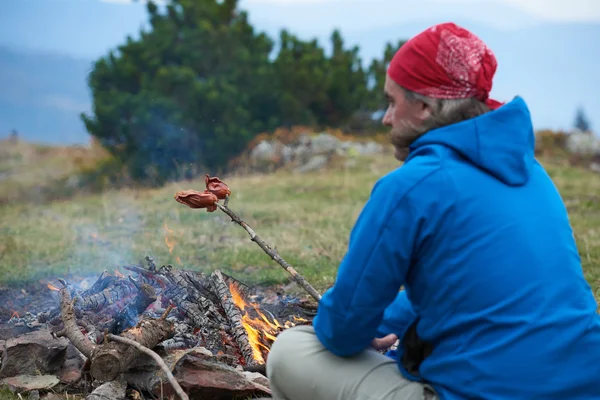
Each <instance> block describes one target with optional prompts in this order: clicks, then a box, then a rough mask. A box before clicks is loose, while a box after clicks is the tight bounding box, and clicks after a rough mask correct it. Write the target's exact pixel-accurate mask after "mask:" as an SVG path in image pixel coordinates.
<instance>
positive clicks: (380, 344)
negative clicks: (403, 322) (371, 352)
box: [371, 333, 398, 351]
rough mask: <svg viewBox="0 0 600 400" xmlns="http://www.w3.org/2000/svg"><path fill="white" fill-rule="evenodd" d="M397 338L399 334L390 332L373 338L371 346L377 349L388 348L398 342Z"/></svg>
mask: <svg viewBox="0 0 600 400" xmlns="http://www.w3.org/2000/svg"><path fill="white" fill-rule="evenodd" d="M396 340H398V336H397V335H396V334H394V333H390V334H389V335H387V336H385V337H382V338H375V339H373V341H372V342H371V347H372V348H374V349H375V350H377V351H381V350H386V349H388V348H390V347H391V346H392V345H393V344H394V343H396Z"/></svg>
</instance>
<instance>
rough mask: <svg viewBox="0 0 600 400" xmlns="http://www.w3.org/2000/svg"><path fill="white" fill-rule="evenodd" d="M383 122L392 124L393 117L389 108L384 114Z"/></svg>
mask: <svg viewBox="0 0 600 400" xmlns="http://www.w3.org/2000/svg"><path fill="white" fill-rule="evenodd" d="M381 122H382V123H383V125H384V126H392V117H391V113H390V110H389V109H388V110H387V111H386V112H385V114H383V120H382V121H381Z"/></svg>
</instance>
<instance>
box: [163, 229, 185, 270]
mask: <svg viewBox="0 0 600 400" xmlns="http://www.w3.org/2000/svg"><path fill="white" fill-rule="evenodd" d="M163 226H164V228H165V231H167V233H165V244H166V245H167V248H168V249H169V254H171V255H173V249H174V248H175V244H176V243H177V242H176V241H175V239H174V238H173V237H172V236H173V234H174V233H175V232H174V231H173V230H172V229H169V227H168V226H167V222H166V221H165V222H164V223H163ZM175 260H176V261H177V263H178V264H180V265H181V258H179V256H176V257H175Z"/></svg>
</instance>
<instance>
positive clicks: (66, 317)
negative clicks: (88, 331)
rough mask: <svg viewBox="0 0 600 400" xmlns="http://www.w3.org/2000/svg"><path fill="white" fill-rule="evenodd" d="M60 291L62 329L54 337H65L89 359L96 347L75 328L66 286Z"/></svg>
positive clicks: (72, 310) (69, 296) (71, 303)
mask: <svg viewBox="0 0 600 400" xmlns="http://www.w3.org/2000/svg"><path fill="white" fill-rule="evenodd" d="M64 286H65V287H63V288H62V289H60V292H59V296H60V313H61V317H62V320H63V324H64V328H63V329H62V330H61V331H60V332H58V333H57V334H56V336H58V337H61V336H65V337H67V338H68V339H69V340H70V341H71V343H73V346H75V348H76V349H77V350H79V351H80V352H81V354H83V355H84V356H85V357H86V358H88V359H90V358H91V357H92V355H93V354H94V351H95V350H96V346H95V345H94V344H93V343H92V342H91V341H90V340H89V339H88V338H87V337H86V336H85V335H84V334H83V333H81V330H80V329H79V326H77V321H76V319H75V309H74V308H73V300H71V294H70V293H69V289H67V287H66V285H64Z"/></svg>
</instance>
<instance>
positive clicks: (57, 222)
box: [0, 154, 600, 291]
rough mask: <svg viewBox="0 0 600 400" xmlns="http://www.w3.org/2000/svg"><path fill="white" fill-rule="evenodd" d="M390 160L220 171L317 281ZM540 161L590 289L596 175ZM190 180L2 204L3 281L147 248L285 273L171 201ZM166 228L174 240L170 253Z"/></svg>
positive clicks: (169, 259)
mask: <svg viewBox="0 0 600 400" xmlns="http://www.w3.org/2000/svg"><path fill="white" fill-rule="evenodd" d="M397 165H398V163H397V162H396V161H395V160H394V159H393V157H392V155H391V154H387V155H384V156H379V157H374V158H358V159H356V164H355V165H353V166H352V167H348V166H347V167H344V166H343V162H339V163H337V166H336V167H331V168H329V169H327V170H325V171H321V172H318V173H311V174H293V173H291V172H289V171H280V172H277V173H275V174H271V175H254V176H250V177H243V176H238V177H235V176H234V177H227V178H226V182H227V183H228V184H229V186H230V187H231V189H232V190H233V195H232V199H231V202H230V208H231V209H232V210H233V211H234V212H235V213H237V214H238V215H239V216H240V217H241V218H242V219H243V220H245V221H246V222H247V223H248V224H249V225H250V226H251V227H253V228H254V229H255V231H256V232H257V234H258V235H259V236H260V237H261V238H262V239H263V240H264V241H265V242H267V243H268V244H269V245H271V246H273V247H275V248H276V249H277V251H278V252H279V253H280V254H281V256H282V257H283V258H284V259H286V260H287V261H288V262H290V263H291V264H292V265H293V266H294V267H295V268H296V269H297V270H298V271H299V272H300V273H301V274H303V275H304V276H305V277H306V278H307V279H308V280H309V281H310V282H311V283H312V284H313V285H314V286H315V287H316V288H317V289H319V290H323V289H324V288H326V287H327V286H329V285H330V284H331V283H332V282H333V280H334V277H335V273H336V270H337V267H338V264H339V261H340V260H341V258H342V256H343V255H344V252H345V251H346V246H347V243H348V235H349V233H350V230H351V228H352V225H353V224H354V221H355V220H356V217H357V216H358V213H359V212H360V210H361V208H362V206H363V205H364V203H365V201H366V200H367V198H368V196H369V193H370V191H371V188H372V186H373V184H374V183H375V181H376V180H377V179H378V178H379V177H381V176H382V175H383V174H385V173H387V172H388V171H390V170H391V169H393V168H395V167H396V166H397ZM546 166H547V168H548V171H549V173H550V174H551V176H552V177H553V179H554V181H555V183H556V185H557V187H558V188H559V190H560V192H561V194H562V195H563V197H564V199H565V202H566V204H567V206H568V207H569V211H570V216H571V220H572V224H573V227H574V230H575V233H576V238H577V242H578V246H579V250H580V254H581V258H582V262H583V267H584V269H585V272H586V277H587V279H588V281H589V282H590V284H592V285H593V286H594V288H595V290H596V291H597V290H598V286H599V282H600V197H599V196H598V195H596V196H593V195H592V194H593V193H600V175H598V174H594V173H591V172H588V171H585V170H583V169H577V168H571V167H568V166H564V165H559V164H550V163H549V164H547V165H546ZM223 178H224V179H225V177H223ZM189 188H193V189H199V190H203V188H204V183H203V181H202V180H197V181H194V182H183V183H177V184H171V185H169V186H167V187H164V188H161V189H155V190H144V191H140V190H119V191H110V192H105V193H103V194H100V195H86V196H79V197H75V198H73V199H71V200H68V201H60V202H58V201H57V202H52V203H47V204H44V203H39V204H21V205H19V204H16V203H14V204H8V205H4V206H2V207H1V208H0V221H1V222H0V257H1V259H0V277H1V278H0V279H1V281H2V282H3V283H4V284H9V283H21V282H27V281H32V280H39V279H50V280H55V279H56V278H59V277H63V276H65V275H67V274H78V275H85V274H89V273H99V272H101V271H103V270H108V271H113V270H114V269H115V268H116V267H118V266H119V265H124V264H129V263H135V262H139V261H140V260H141V259H142V258H143V257H144V256H145V255H146V254H149V255H151V256H152V257H154V258H155V260H156V262H157V264H168V263H170V264H173V265H174V266H181V267H185V268H189V269H197V270H205V271H212V270H214V269H217V268H219V269H221V270H222V271H224V272H226V273H229V274H232V275H233V276H235V277H236V278H238V279H240V280H242V281H244V282H247V283H249V284H276V283H284V282H287V280H288V276H287V273H286V272H285V271H284V270H283V269H282V268H280V267H279V266H277V265H276V264H275V263H274V262H273V261H271V260H270V258H269V257H268V256H267V255H266V254H264V253H263V252H262V250H261V249H260V248H259V247H258V246H256V245H255V244H254V243H252V242H250V240H249V237H248V235H247V233H246V232H245V231H244V230H243V229H242V228H241V227H239V226H237V225H235V224H233V223H231V222H229V218H228V217H227V216H226V215H225V214H223V213H221V212H220V211H216V212H214V213H207V212H206V211H205V210H192V209H189V208H187V207H185V206H183V205H181V204H178V203H177V202H175V200H174V199H173V195H174V194H175V192H176V191H178V190H182V189H189ZM165 224H166V226H167V227H168V229H170V230H171V231H172V232H171V233H168V232H167V230H166V229H165ZM165 235H169V238H170V239H172V240H174V242H175V246H174V248H173V252H172V254H170V253H169V249H168V247H167V245H166V243H165ZM178 259H179V260H181V264H179V263H178Z"/></svg>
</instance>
